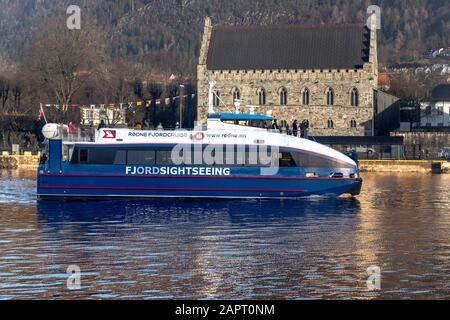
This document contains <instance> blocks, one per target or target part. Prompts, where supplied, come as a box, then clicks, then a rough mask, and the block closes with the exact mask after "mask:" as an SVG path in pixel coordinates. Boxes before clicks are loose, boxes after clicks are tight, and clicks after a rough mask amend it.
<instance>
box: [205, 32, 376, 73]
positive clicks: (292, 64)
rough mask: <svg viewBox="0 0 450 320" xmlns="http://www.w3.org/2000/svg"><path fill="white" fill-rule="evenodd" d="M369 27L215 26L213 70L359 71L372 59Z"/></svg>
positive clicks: (210, 56) (209, 61) (209, 64)
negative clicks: (370, 57)
mask: <svg viewBox="0 0 450 320" xmlns="http://www.w3.org/2000/svg"><path fill="white" fill-rule="evenodd" d="M369 47H370V32H369V30H368V28H367V27H366V26H364V25H286V26H259V27H254V26H252V27H242V26H221V27H214V28H213V30H212V34H211V41H210V45H209V50H208V56H207V61H206V65H207V68H208V69H209V70H277V69H284V70H285V69H299V70H311V69H322V70H327V69H355V68H362V66H363V64H364V63H365V62H367V61H368V60H369Z"/></svg>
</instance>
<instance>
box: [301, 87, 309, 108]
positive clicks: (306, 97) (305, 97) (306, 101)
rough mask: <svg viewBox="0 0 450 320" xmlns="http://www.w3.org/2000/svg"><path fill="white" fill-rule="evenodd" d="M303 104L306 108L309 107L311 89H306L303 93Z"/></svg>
mask: <svg viewBox="0 0 450 320" xmlns="http://www.w3.org/2000/svg"><path fill="white" fill-rule="evenodd" d="M302 103H303V105H304V106H308V105H309V89H308V88H305V89H303V92H302Z"/></svg>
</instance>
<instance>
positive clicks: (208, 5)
mask: <svg viewBox="0 0 450 320" xmlns="http://www.w3.org/2000/svg"><path fill="white" fill-rule="evenodd" d="M69 3H70V4H78V5H79V6H80V7H82V8H83V12H82V13H83V14H90V15H93V16H95V18H96V19H97V23H98V26H99V27H100V28H101V29H102V30H103V31H105V32H106V34H107V35H108V38H109V44H110V47H109V48H108V50H109V53H110V55H111V57H113V58H117V57H126V58H127V59H129V60H132V61H134V62H142V63H143V64H144V65H145V66H148V67H151V68H158V69H162V70H164V71H169V72H187V73H193V72H194V71H195V65H196V61H197V59H196V56H197V55H198V52H199V47H200V36H201V32H202V25H203V21H204V17H205V16H207V15H208V16H211V18H212V20H213V23H215V24H256V25H259V24H293V23H302V24H318V23H354V22H358V23H363V22H365V20H366V8H367V7H368V6H369V5H371V4H377V5H380V6H381V8H382V30H381V34H380V60H381V61H382V62H389V63H396V62H397V63H399V62H407V61H412V60H415V59H418V58H419V57H420V56H421V54H422V53H423V52H424V51H425V50H426V49H428V48H436V47H442V46H449V45H450V40H449V39H450V37H449V36H448V34H449V32H450V6H449V1H448V0H393V1H392V0H372V1H365V0H362V1H358V0H89V1H88V0H82V1H65V0H63V1H61V0H0V4H1V10H0V52H1V53H2V54H3V56H7V57H8V58H10V59H11V60H12V61H15V60H16V58H17V57H18V56H20V55H21V53H22V51H23V48H24V45H25V43H26V42H27V41H30V40H31V39H30V37H31V34H32V31H33V30H35V28H36V26H37V25H39V23H40V21H42V20H46V19H52V18H53V17H54V16H55V15H64V14H65V9H66V8H67V5H68V4H69Z"/></svg>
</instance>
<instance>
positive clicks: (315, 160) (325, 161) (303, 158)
mask: <svg viewBox="0 0 450 320" xmlns="http://www.w3.org/2000/svg"><path fill="white" fill-rule="evenodd" d="M292 155H293V158H294V161H295V164H296V166H297V167H307V168H353V166H352V165H351V164H347V163H343V162H339V161H336V160H333V159H330V158H325V157H321V156H318V155H313V154H307V153H300V152H294V153H293V154H292Z"/></svg>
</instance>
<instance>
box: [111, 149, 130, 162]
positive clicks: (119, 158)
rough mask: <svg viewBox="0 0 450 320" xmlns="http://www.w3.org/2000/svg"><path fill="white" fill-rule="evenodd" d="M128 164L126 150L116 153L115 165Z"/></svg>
mask: <svg viewBox="0 0 450 320" xmlns="http://www.w3.org/2000/svg"><path fill="white" fill-rule="evenodd" d="M126 163H127V151H126V150H118V151H116V156H115V157H114V164H117V165H119V164H122V165H125V164H126Z"/></svg>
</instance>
